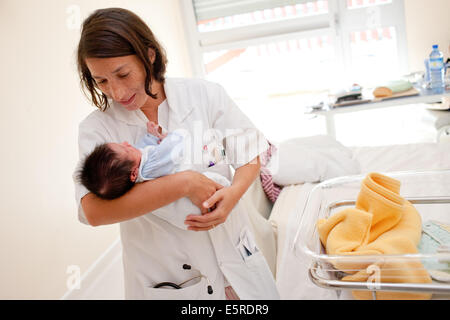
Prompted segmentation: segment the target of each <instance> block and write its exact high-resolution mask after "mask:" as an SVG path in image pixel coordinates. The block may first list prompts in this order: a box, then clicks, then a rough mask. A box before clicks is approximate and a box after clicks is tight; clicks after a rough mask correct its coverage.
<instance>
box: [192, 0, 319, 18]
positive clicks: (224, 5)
mask: <svg viewBox="0 0 450 320" xmlns="http://www.w3.org/2000/svg"><path fill="white" fill-rule="evenodd" d="M192 2H193V4H194V11H195V15H196V18H197V21H203V20H210V19H215V18H220V17H228V16H233V15H237V14H243V13H248V12H253V11H258V10H265V9H273V8H277V7H284V6H289V5H291V6H292V5H296V4H302V3H307V2H314V0H192Z"/></svg>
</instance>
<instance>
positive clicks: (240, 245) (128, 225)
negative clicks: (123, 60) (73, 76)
mask: <svg viewBox="0 0 450 320" xmlns="http://www.w3.org/2000/svg"><path fill="white" fill-rule="evenodd" d="M164 89H165V93H166V97H167V102H168V106H167V104H166V107H165V108H161V107H160V108H159V109H158V123H159V125H161V126H162V127H163V130H166V131H173V130H176V129H185V130H187V132H189V133H191V134H192V135H193V139H194V140H195V139H197V138H198V137H199V136H200V137H201V136H204V137H206V136H209V135H208V134H206V135H202V131H203V132H204V131H207V130H208V129H211V128H214V129H217V130H219V131H220V132H219V135H220V133H222V134H223V136H224V137H225V140H224V141H225V145H224V147H225V150H226V157H227V160H228V162H229V163H230V164H231V165H232V166H233V167H234V168H235V169H237V168H238V167H239V166H241V165H244V164H245V163H248V162H249V161H250V160H252V159H253V158H255V157H256V156H257V155H259V154H261V153H262V152H263V151H265V150H266V149H267V147H268V146H267V142H266V140H265V139H264V137H263V135H262V134H261V133H259V131H257V130H256V129H255V128H254V126H253V124H252V123H251V122H250V121H249V119H248V118H247V117H246V116H245V115H244V114H243V113H242V112H241V111H240V110H239V108H238V107H237V106H236V105H235V104H234V102H233V101H232V100H231V99H230V98H229V97H228V95H227V94H226V92H225V90H224V89H223V88H222V87H221V86H220V85H217V84H215V83H211V82H208V81H205V80H199V79H171V78H169V79H166V82H165V85H164ZM147 121H148V119H147V118H146V116H145V115H144V114H143V113H142V111H141V110H137V111H127V110H126V109H125V108H123V107H121V106H120V105H118V104H116V103H114V102H112V103H111V106H110V108H108V109H107V110H106V111H105V112H101V111H99V110H97V111H94V112H92V113H91V114H90V115H89V116H88V117H87V118H86V119H85V120H83V121H82V123H81V124H80V126H79V152H80V159H82V158H83V157H84V155H86V154H87V153H89V152H90V151H92V150H93V149H94V147H95V145H97V144H100V143H104V142H122V141H128V142H131V143H136V142H137V141H138V139H139V138H140V137H142V136H143V135H144V134H145V132H146V122H147ZM230 129H233V130H230ZM236 137H246V138H247V139H246V140H245V141H246V142H245V143H244V145H242V140H237V139H236ZM206 139H208V138H206ZM203 142H204V141H201V143H203ZM243 150H245V152H242V151H243ZM194 157H195V156H194ZM192 169H196V170H198V171H202V170H204V169H205V168H204V167H203V165H201V164H197V162H196V164H194V165H193V166H192ZM207 170H208V171H213V172H217V173H219V174H221V175H223V176H224V177H226V178H227V179H228V180H230V181H231V180H232V176H231V170H230V166H229V165H227V164H226V163H223V164H217V165H215V166H213V167H211V168H207ZM74 176H75V174H74ZM75 192H76V200H77V202H78V208H79V210H78V216H79V219H80V221H81V222H83V223H87V220H86V218H85V216H84V213H83V209H82V207H81V205H80V200H81V198H82V197H83V196H84V195H86V194H87V193H88V191H87V190H86V189H85V188H84V187H83V186H82V185H80V184H78V183H77V182H75ZM120 235H121V241H122V248H123V264H124V274H125V279H124V280H125V281H124V282H125V298H126V299H224V298H225V294H224V287H225V286H226V285H231V286H232V287H233V288H234V290H235V291H236V293H237V294H238V295H239V297H240V298H241V299H279V294H278V291H277V289H276V286H275V281H274V279H273V276H272V273H271V271H270V269H269V267H268V265H267V263H266V261H265V259H264V257H263V255H262V253H261V252H260V251H259V249H258V248H257V247H256V245H255V243H254V240H253V236H252V226H251V225H250V221H249V219H248V216H247V213H246V212H244V211H243V210H241V205H240V203H238V204H237V205H236V207H235V208H234V209H233V210H232V212H231V213H230V215H229V216H228V218H227V221H226V222H225V223H224V224H221V225H219V226H217V227H216V228H214V229H212V230H209V231H207V232H194V231H188V230H181V229H180V228H177V227H176V226H174V225H172V224H171V223H168V222H167V221H165V220H164V219H161V218H159V217H158V216H156V215H155V214H154V213H152V212H150V213H148V214H145V215H143V216H140V217H138V218H135V219H131V220H128V221H125V222H121V223H120ZM183 264H189V265H191V266H192V269H191V270H184V269H183V268H182V265H183ZM199 274H202V275H204V276H205V277H201V278H197V279H196V280H194V281H191V282H189V283H186V285H184V286H183V289H179V290H175V289H170V288H169V289H168V288H158V289H155V288H153V286H154V285H156V284H157V283H160V282H165V281H170V282H173V283H181V282H183V281H185V280H187V279H189V278H191V277H194V276H196V275H199ZM207 282H209V283H210V284H211V286H212V288H213V290H214V292H213V294H212V295H210V294H208V293H207Z"/></svg>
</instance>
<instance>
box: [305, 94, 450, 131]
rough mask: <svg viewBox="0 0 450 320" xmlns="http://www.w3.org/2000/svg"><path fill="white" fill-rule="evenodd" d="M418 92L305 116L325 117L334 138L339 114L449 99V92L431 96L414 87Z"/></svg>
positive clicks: (320, 110)
mask: <svg viewBox="0 0 450 320" xmlns="http://www.w3.org/2000/svg"><path fill="white" fill-rule="evenodd" d="M416 89H417V90H418V91H419V94H418V95H415V96H409V97H399V98H391V99H385V100H382V101H371V102H366V103H362V104H355V105H350V106H345V107H344V106H343V107H334V108H333V107H331V106H325V107H324V108H322V109H318V110H315V109H312V110H309V111H307V112H306V113H307V114H315V115H321V116H324V117H325V121H326V129H327V134H328V135H330V136H332V137H333V138H336V126H335V121H334V115H335V114H339V113H350V112H358V111H363V110H370V109H379V108H387V107H395V106H400V105H406V104H417V103H436V102H440V101H441V99H442V97H445V96H448V97H450V90H446V91H445V92H444V93H442V94H433V93H432V92H431V90H429V89H424V88H420V87H416Z"/></svg>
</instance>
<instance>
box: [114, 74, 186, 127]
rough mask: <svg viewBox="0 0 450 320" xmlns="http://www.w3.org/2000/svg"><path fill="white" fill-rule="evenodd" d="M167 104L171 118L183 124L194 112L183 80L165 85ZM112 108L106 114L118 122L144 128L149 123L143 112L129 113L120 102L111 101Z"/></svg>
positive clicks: (169, 81)
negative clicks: (173, 117)
mask: <svg viewBox="0 0 450 320" xmlns="http://www.w3.org/2000/svg"><path fill="white" fill-rule="evenodd" d="M164 91H165V93H166V99H167V103H168V105H169V109H170V113H171V117H172V116H176V117H177V119H178V121H180V122H183V121H184V120H185V119H186V117H187V116H188V115H189V114H190V113H191V112H192V106H191V105H190V104H189V99H188V98H189V91H188V88H187V86H186V82H185V80H183V79H177V78H168V79H166V81H165V83H164ZM109 103H110V107H109V108H108V109H106V111H105V113H107V114H109V115H111V116H113V117H114V118H116V119H117V120H120V121H123V122H125V123H127V124H131V125H137V126H142V125H143V124H144V125H145V123H146V122H147V121H148V119H147V117H146V116H145V115H144V113H143V112H142V111H141V110H135V111H128V110H126V109H125V108H124V107H122V106H121V105H120V104H119V103H118V102H115V101H113V100H110V101H109Z"/></svg>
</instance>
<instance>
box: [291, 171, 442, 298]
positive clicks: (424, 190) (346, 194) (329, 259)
mask: <svg viewBox="0 0 450 320" xmlns="http://www.w3.org/2000/svg"><path fill="white" fill-rule="evenodd" d="M380 173H381V174H383V175H386V176H389V177H392V178H394V179H396V180H399V181H400V183H401V186H400V196H402V197H403V198H405V199H406V200H408V201H409V202H410V203H411V204H412V205H413V206H414V207H415V208H416V209H417V211H418V212H419V214H420V216H421V219H422V236H421V241H420V244H419V245H418V246H417V248H418V253H414V254H395V255H394V254H392V255H391V254H389V255H387V254H383V255H380V254H376V255H356V256H355V255H353V256H349V255H328V254H326V252H325V249H324V248H323V246H322V244H321V242H320V239H319V234H318V230H317V221H318V220H319V219H322V218H329V217H330V216H332V215H333V214H336V213H337V212H339V211H341V210H343V209H344V208H354V207H355V203H356V199H357V197H358V194H359V192H360V190H361V183H362V181H363V179H364V178H365V177H366V175H360V176H349V177H340V178H336V179H331V180H327V181H324V182H322V183H320V184H318V185H317V186H315V187H314V188H313V189H312V190H311V192H310V193H309V195H308V198H307V201H306V204H305V207H304V208H303V210H302V212H301V214H302V217H301V220H300V224H299V227H298V230H297V233H296V236H295V240H294V250H295V254H296V256H297V257H299V258H301V259H302V262H306V263H308V265H309V269H308V270H309V277H310V279H311V280H312V281H313V283H315V284H316V285H317V286H319V287H323V288H327V289H334V290H343V289H350V290H357V291H358V290H364V291H366V292H369V293H370V294H371V295H372V298H375V299H376V298H377V292H381V291H382V292H391V293H394V292H411V293H431V294H433V298H436V297H441V298H442V297H443V298H446V299H448V298H450V238H449V235H450V170H445V171H428V172H394V173H382V172H380ZM301 209H302V208H300V210H301ZM305 260H306V261H305ZM416 262H419V263H420V264H421V265H422V266H423V267H424V269H425V270H426V272H428V274H429V276H430V278H431V279H432V282H431V283H408V282H402V281H401V279H400V277H402V274H405V273H408V272H409V271H411V270H407V268H412V266H417V264H415V263H416ZM346 265H348V266H352V269H351V270H350V269H348V270H347V269H346V268H345V266H346ZM379 265H386V266H387V265H391V266H392V265H395V266H396V268H400V269H401V268H404V270H399V272H397V273H395V274H397V277H398V278H395V276H394V277H393V278H392V279H391V280H389V281H386V280H381V281H379V279H380V278H379V270H377V266H379ZM336 266H340V267H339V268H338V267H336ZM342 266H344V267H342ZM355 266H359V267H358V268H356V269H355ZM358 271H365V272H366V274H368V275H369V277H368V278H367V279H365V280H364V281H354V280H352V281H343V280H342V279H343V277H345V276H347V275H349V274H354V273H355V272H358ZM403 271H404V272H403ZM377 272H378V274H377ZM339 292H340V291H339ZM359 292H361V291H359Z"/></svg>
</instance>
